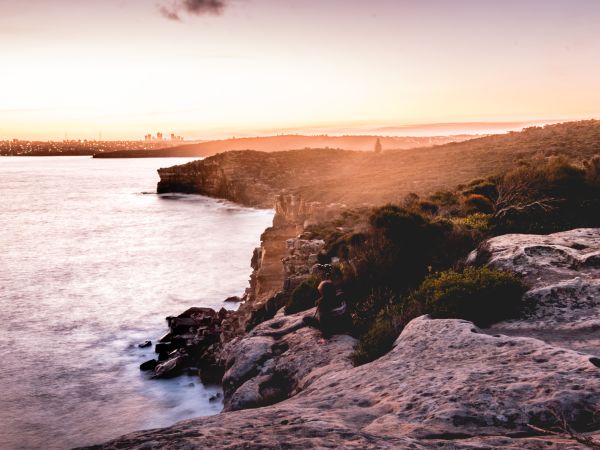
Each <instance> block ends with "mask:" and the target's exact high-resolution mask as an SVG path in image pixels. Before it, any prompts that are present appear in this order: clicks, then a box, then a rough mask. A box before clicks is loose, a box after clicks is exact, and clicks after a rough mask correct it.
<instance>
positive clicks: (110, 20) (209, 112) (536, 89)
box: [0, 0, 600, 139]
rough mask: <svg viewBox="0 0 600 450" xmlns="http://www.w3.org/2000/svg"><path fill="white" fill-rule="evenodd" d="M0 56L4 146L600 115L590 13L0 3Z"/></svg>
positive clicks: (512, 6) (517, 1) (419, 6)
mask: <svg viewBox="0 0 600 450" xmlns="http://www.w3.org/2000/svg"><path fill="white" fill-rule="evenodd" d="M185 4H187V8H186V7H185ZM0 58H1V60H0V68H1V69H0V139H7V138H31V139H63V138H64V136H65V133H66V134H68V137H69V138H97V137H98V134H99V132H102V137H103V138H106V139H118V138H134V139H138V138H141V137H142V136H143V135H144V134H146V133H150V132H156V131H163V132H165V133H170V132H175V133H178V134H182V135H183V136H185V137H186V138H210V137H226V136H232V135H237V136H241V135H253V134H262V133H270V132H282V131H287V130H300V131H301V130H303V129H322V130H336V129H338V130H339V129H348V128H353V127H355V128H357V129H365V128H369V127H387V126H400V125H406V124H418V123H435V122H466V121H528V120H533V119H542V120H544V119H549V120H557V119H575V118H589V117H596V118H598V117H600V1H598V0H502V1H495V0H453V1H448V0H363V1H357V0H230V1H224V2H223V3H222V4H221V2H220V1H218V0H210V1H202V0H196V1H194V0H102V1H94V0H86V1H82V0H53V1H48V0H27V1H23V0H0Z"/></svg>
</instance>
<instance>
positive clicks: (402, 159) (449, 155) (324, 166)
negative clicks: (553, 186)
mask: <svg viewBox="0 0 600 450" xmlns="http://www.w3.org/2000/svg"><path fill="white" fill-rule="evenodd" d="M559 154H562V155H565V156H567V157H568V159H569V160H572V161H574V162H575V163H577V162H581V161H583V160H586V159H589V158H590V157H591V156H593V155H594V154H600V121H593V120H592V121H585V122H572V123H565V124H559V125H552V126H546V127H544V128H530V129H527V130H525V131H523V132H520V133H509V134H506V135H501V136H488V137H484V138H480V139H474V140H469V141H465V142H460V143H452V144H446V145H441V146H434V147H427V148H417V149H408V150H397V151H384V152H383V153H382V154H374V153H373V152H354V151H344V150H333V149H312V150H295V151H285V152H272V153H265V152H258V151H245V152H244V151H239V152H238V151H236V152H226V153H222V154H218V155H216V156H213V157H210V158H207V159H205V160H203V161H196V162H193V163H190V164H187V165H184V166H180V167H175V168H170V169H168V170H163V171H161V178H162V181H161V189H162V190H161V192H169V191H177V190H178V189H180V188H181V187H182V186H183V187H184V189H183V190H184V191H185V192H198V193H203V194H208V195H214V196H220V194H219V192H218V190H216V189H215V188H214V186H213V185H215V183H217V181H216V180H217V179H218V185H219V189H220V190H223V189H225V191H227V190H228V191H229V192H233V191H235V192H237V193H238V194H239V193H241V192H244V191H245V192H246V193H247V194H248V196H249V197H252V196H253V197H256V198H249V199H248V203H249V204H253V205H262V204H269V205H270V204H272V195H275V194H276V193H278V192H279V191H281V190H287V191H290V192H297V193H300V194H302V196H303V197H304V198H305V199H306V200H309V201H311V200H314V201H324V202H341V203H347V204H362V203H369V204H382V203H386V202H399V201H401V200H402V199H403V198H404V196H405V195H406V194H408V193H410V192H415V193H417V194H420V195H423V194H430V193H432V192H435V191H437V190H443V189H449V188H453V187H454V186H456V185H458V184H461V183H466V182H469V181H471V180H473V179H475V178H483V177H486V176H488V175H495V174H499V173H502V172H503V171H506V170H508V169H509V168H512V167H514V166H515V164H516V163H518V161H519V159H523V160H529V159H531V158H532V157H533V156H534V155H540V156H551V155H559ZM171 180H172V182H171ZM227 183H232V184H233V185H234V186H233V185H232V186H233V187H234V188H235V189H233V188H231V189H229V188H226V184H227ZM221 185H222V186H225V187H223V188H222V187H221ZM207 186H209V187H211V186H212V187H211V189H212V190H211V189H208V190H206V189H204V188H205V187H207ZM215 186H216V185H215ZM259 188H260V189H259ZM225 191H223V192H225ZM253 192H255V194H256V195H254V194H252V193H253Z"/></svg>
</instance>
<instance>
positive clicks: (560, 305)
mask: <svg viewBox="0 0 600 450" xmlns="http://www.w3.org/2000/svg"><path fill="white" fill-rule="evenodd" d="M471 258H472V260H479V262H481V263H486V264H487V265H489V266H492V267H496V268H499V269H506V270H511V271H514V272H517V273H520V274H521V275H523V276H524V278H525V280H526V281H527V283H529V285H530V286H531V289H530V290H529V292H527V294H526V299H527V300H529V302H530V303H531V307H532V308H531V311H530V312H529V313H528V314H527V317H525V318H521V319H519V320H513V321H507V322H501V323H499V324H497V325H495V326H493V327H492V328H491V330H492V331H493V332H500V333H505V334H510V335H518V336H530V337H536V338H539V339H542V340H544V341H546V342H549V343H552V344H553V345H556V346H560V347H566V348H570V349H575V350H579V351H583V352H588V353H593V354H598V355H600V264H599V263H598V261H599V260H600V229H597V228H593V229H592V228H584V229H577V230H571V231H565V232H561V233H555V234H550V235H547V236H543V235H521V234H509V235H504V236H498V237H495V238H492V239H490V240H488V241H487V242H486V243H485V245H483V246H482V248H480V249H479V250H478V251H477V252H474V253H473V254H472V255H471Z"/></svg>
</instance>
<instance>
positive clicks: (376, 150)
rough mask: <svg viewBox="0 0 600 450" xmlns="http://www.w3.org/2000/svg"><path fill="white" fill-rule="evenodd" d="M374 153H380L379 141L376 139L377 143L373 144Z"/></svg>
mask: <svg viewBox="0 0 600 450" xmlns="http://www.w3.org/2000/svg"><path fill="white" fill-rule="evenodd" d="M374 151H375V153H381V141H380V140H379V138H377V142H375V149H374Z"/></svg>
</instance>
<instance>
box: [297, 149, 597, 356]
mask: <svg viewBox="0 0 600 450" xmlns="http://www.w3.org/2000/svg"><path fill="white" fill-rule="evenodd" d="M556 153H557V152H550V154H549V155H543V154H539V155H536V156H535V157H532V158H530V159H522V160H520V161H518V162H517V163H515V164H514V166H513V167H512V168H511V169H510V170H508V171H506V173H504V174H503V175H498V176H490V177H487V178H484V179H476V180H473V181H472V182H470V183H468V184H464V185H459V186H457V187H456V188H455V189H452V190H443V191H438V192H435V193H433V194H431V195H429V196H427V197H425V198H421V197H420V196H419V195H417V194H415V193H411V194H409V195H407V196H406V197H405V198H404V199H403V200H401V201H399V202H398V203H397V204H387V205H384V206H382V207H378V208H375V209H371V210H368V209H364V208H363V209H361V210H351V211H349V212H346V213H344V215H343V216H342V217H340V218H338V219H337V220H335V221H332V222H331V223H324V224H320V225H319V226H318V227H313V228H312V229H311V231H312V232H313V233H314V234H315V236H318V237H320V238H322V239H324V240H325V241H326V247H325V248H326V250H325V251H324V252H323V254H322V255H320V256H319V262H320V263H331V262H334V261H335V266H336V267H337V268H338V274H337V275H336V279H335V280H334V282H335V283H336V285H337V286H338V287H339V288H340V289H342V290H343V292H344V293H345V296H346V300H347V302H348V305H349V307H350V311H351V314H352V318H353V324H354V330H353V332H354V334H355V335H356V336H357V337H358V338H359V344H358V346H357V348H356V350H355V353H354V355H353V360H354V362H355V364H362V363H365V362H368V361H372V360H373V359H375V358H377V357H379V356H381V355H382V354H384V353H385V352H387V351H388V350H389V349H390V348H391V346H392V344H393V342H394V340H395V339H396V338H397V336H398V334H399V333H400V332H401V330H402V329H403V327H404V326H405V325H406V324H407V323H408V322H409V321H410V320H411V319H413V318H415V317H417V316H418V315H421V314H430V315H431V316H432V317H438V318H462V319H466V320H470V321H473V322H474V323H476V324H477V325H479V326H482V327H486V326H489V325H490V324H492V323H494V322H497V321H500V320H504V319H508V318H511V317H515V316H516V315H518V314H519V312H520V311H521V308H522V304H521V298H522V294H523V293H524V291H525V286H524V285H523V283H522V282H521V280H520V279H519V278H518V277H517V276H515V275H514V274H511V273H506V272H500V271H495V270H492V269H488V268H473V267H469V268H465V267H464V263H463V261H464V260H465V257H466V256H467V255H468V253H469V252H470V251H471V250H472V249H474V248H475V247H477V245H478V244H479V243H480V242H482V241H483V240H484V239H487V238H489V237H492V236H495V235H499V234H505V233H512V232H519V233H551V232H556V231H561V230H566V229H570V228H576V227H598V226H600V215H598V214H597V211H600V156H595V157H592V158H589V159H587V160H584V161H579V160H577V159H576V158H568V157H567V156H565V155H564V154H559V155H557V154H556ZM303 289H305V288H303ZM302 292H304V291H302ZM300 294H301V292H300V291H299V292H298V300H297V301H296V302H295V304H302V305H304V304H305V303H304V300H300V299H301V298H303V297H302V296H301V295H300ZM303 295H304V294H303ZM291 308H292V310H293V308H295V306H291Z"/></svg>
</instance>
